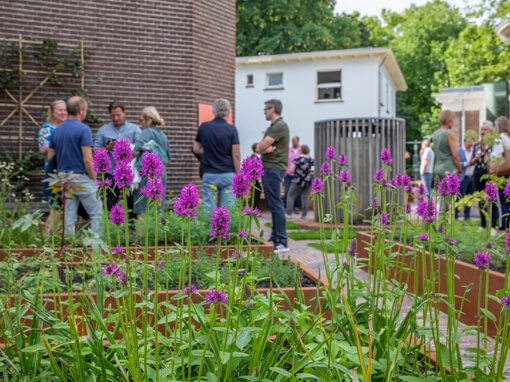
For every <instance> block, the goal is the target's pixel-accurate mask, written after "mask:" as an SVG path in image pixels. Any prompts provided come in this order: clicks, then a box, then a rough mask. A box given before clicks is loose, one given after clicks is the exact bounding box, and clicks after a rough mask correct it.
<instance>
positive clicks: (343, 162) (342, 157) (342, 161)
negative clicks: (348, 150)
mask: <svg viewBox="0 0 510 382" xmlns="http://www.w3.org/2000/svg"><path fill="white" fill-rule="evenodd" d="M338 164H339V165H340V166H345V165H347V157H346V156H345V155H342V154H340V155H339V156H338Z"/></svg>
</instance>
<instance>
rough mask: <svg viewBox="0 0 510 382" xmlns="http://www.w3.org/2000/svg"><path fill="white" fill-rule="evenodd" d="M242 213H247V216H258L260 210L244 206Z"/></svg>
mask: <svg viewBox="0 0 510 382" xmlns="http://www.w3.org/2000/svg"><path fill="white" fill-rule="evenodd" d="M243 214H245V215H249V216H258V215H260V210H259V209H258V208H257V207H255V208H253V209H252V208H251V207H246V208H245V209H244V210H243Z"/></svg>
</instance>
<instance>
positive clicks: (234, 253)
mask: <svg viewBox="0 0 510 382" xmlns="http://www.w3.org/2000/svg"><path fill="white" fill-rule="evenodd" d="M238 257H239V258H241V259H244V258H245V257H246V256H245V255H244V253H243V252H237V251H233V252H232V258H233V259H236V258H238Z"/></svg>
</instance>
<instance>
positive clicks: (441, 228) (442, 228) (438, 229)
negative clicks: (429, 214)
mask: <svg viewBox="0 0 510 382" xmlns="http://www.w3.org/2000/svg"><path fill="white" fill-rule="evenodd" d="M436 232H438V233H444V232H445V229H444V226H443V225H442V224H439V226H438V227H437V229H436Z"/></svg>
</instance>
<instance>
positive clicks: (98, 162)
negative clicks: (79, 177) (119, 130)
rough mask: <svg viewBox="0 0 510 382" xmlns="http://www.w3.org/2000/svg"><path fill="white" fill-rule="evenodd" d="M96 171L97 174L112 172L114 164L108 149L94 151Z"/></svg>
mask: <svg viewBox="0 0 510 382" xmlns="http://www.w3.org/2000/svg"><path fill="white" fill-rule="evenodd" d="M94 171H95V172H97V173H100V172H110V171H112V162H111V161H110V155H109V154H108V150H107V149H106V148H102V149H96V151H94Z"/></svg>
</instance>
